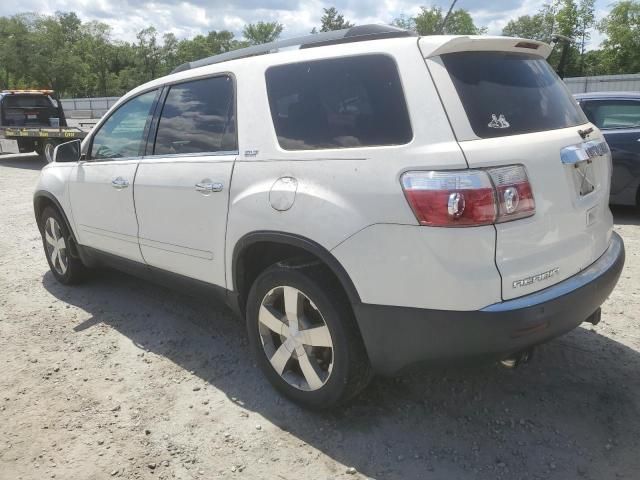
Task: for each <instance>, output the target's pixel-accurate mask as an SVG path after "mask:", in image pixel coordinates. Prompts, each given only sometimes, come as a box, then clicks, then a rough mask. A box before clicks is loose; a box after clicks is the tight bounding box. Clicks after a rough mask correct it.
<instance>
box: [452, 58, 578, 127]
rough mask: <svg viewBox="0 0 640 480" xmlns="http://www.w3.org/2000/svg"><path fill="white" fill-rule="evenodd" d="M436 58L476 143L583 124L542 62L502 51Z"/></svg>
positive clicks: (562, 85) (567, 97) (572, 103)
mask: <svg viewBox="0 0 640 480" xmlns="http://www.w3.org/2000/svg"><path fill="white" fill-rule="evenodd" d="M441 58H442V62H443V63H444V66H445V67H446V69H447V71H448V72H449V75H450V77H451V80H452V81H453V84H454V86H455V88H456V91H457V92H458V96H459V97H460V101H461V102H462V106H463V107H464V109H465V112H466V113H467V117H468V118H469V123H470V124H471V128H472V129H473V131H474V132H475V134H476V135H477V136H478V137H480V138H494V137H505V136H509V135H518V134H523V133H531V132H542V131H546V130H555V129H560V128H567V127H573V126H576V125H581V124H583V123H586V121H587V119H586V118H585V116H584V115H583V113H582V112H581V111H580V108H579V107H578V106H577V105H576V103H575V102H574V100H573V98H571V95H570V93H569V91H568V90H567V88H566V87H565V85H564V84H563V82H562V80H560V77H558V75H556V73H555V72H554V71H553V70H552V68H551V66H550V65H549V63H548V62H547V61H546V60H545V59H543V58H540V57H538V56H535V55H527V54H522V53H507V52H457V53H448V54H445V55H442V57H441Z"/></svg>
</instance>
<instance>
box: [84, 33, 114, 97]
mask: <svg viewBox="0 0 640 480" xmlns="http://www.w3.org/2000/svg"><path fill="white" fill-rule="evenodd" d="M81 30H82V37H81V39H80V40H79V41H78V45H77V48H78V50H79V55H80V57H81V58H82V60H83V63H84V64H86V66H87V67H88V71H89V72H90V73H89V74H88V75H87V76H88V77H89V78H87V79H86V80H85V82H84V83H85V84H86V85H87V87H89V89H90V90H91V91H92V92H93V93H98V94H100V95H104V96H107V95H109V94H110V93H111V91H112V89H113V88H114V86H115V85H114V84H115V79H114V75H113V74H112V67H113V65H112V61H113V44H112V42H111V27H110V26H109V25H107V24H106V23H102V22H88V23H85V24H84V25H82V28H81Z"/></svg>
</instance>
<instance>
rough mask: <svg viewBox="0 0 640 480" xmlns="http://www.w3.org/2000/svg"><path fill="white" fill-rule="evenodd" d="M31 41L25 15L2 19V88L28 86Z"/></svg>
mask: <svg viewBox="0 0 640 480" xmlns="http://www.w3.org/2000/svg"><path fill="white" fill-rule="evenodd" d="M30 50H31V40H30V32H29V23H28V20H27V17H26V16H25V15H15V16H13V17H0V58H1V59H2V61H0V72H1V73H0V87H1V88H16V87H22V86H27V85H26V84H25V82H26V81H27V78H28V70H29V62H28V59H29V55H28V53H29V51H30Z"/></svg>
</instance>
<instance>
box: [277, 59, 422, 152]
mask: <svg viewBox="0 0 640 480" xmlns="http://www.w3.org/2000/svg"><path fill="white" fill-rule="evenodd" d="M266 82H267V93H268V96H269V106H270V108H271V118H272V120H273V125H274V127H275V131H276V135H277V138H278V142H279V144H280V146H281V147H282V148H284V149H285V150H313V149H325V148H349V147H370V146H381V145H402V144H405V143H408V142H410V141H411V139H412V138H413V133H412V131H411V123H410V121H409V113H408V111H407V105H406V102H405V98H404V93H403V91H402V85H401V83H400V76H399V74H398V69H397V66H396V64H395V62H394V60H393V59H392V58H390V57H389V56H386V55H379V54H376V55H363V56H358V57H346V58H332V59H327V60H314V61H309V62H301V63H294V64H289V65H280V66H275V67H271V68H269V69H268V70H267V73H266Z"/></svg>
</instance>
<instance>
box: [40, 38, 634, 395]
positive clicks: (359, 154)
mask: <svg viewBox="0 0 640 480" xmlns="http://www.w3.org/2000/svg"><path fill="white" fill-rule="evenodd" d="M549 53H550V48H549V46H548V45H546V44H543V43H539V42H534V41H529V40H521V39H513V38H505V37H465V36H434V37H416V36H413V35H412V34H410V33H408V32H405V31H402V30H397V29H393V28H390V27H382V26H360V27H353V28H350V29H347V30H343V31H338V32H330V33H326V34H317V35H312V36H310V37H305V38H302V39H297V40H289V41H284V42H277V43H274V44H268V45H264V46H258V47H251V48H249V49H245V50H238V51H233V52H229V53H226V54H223V55H219V56H215V57H211V58H208V59H204V60H200V61H198V62H194V63H192V64H186V65H183V66H181V67H179V68H178V69H177V70H176V71H175V72H174V73H172V74H171V75H168V76H166V77H163V78H160V79H157V80H154V81H152V82H149V83H147V84H145V85H142V86H140V87H138V88H136V89H135V90H133V91H132V92H130V93H128V94H127V95H125V96H124V97H123V98H122V99H120V101H119V102H118V103H117V104H116V105H115V106H114V107H113V108H112V109H111V110H110V111H109V112H108V113H107V114H106V115H105V116H104V118H103V119H102V120H101V121H100V122H99V123H98V124H97V125H96V127H95V128H94V129H93V131H92V132H91V134H90V135H89V136H88V137H87V138H86V139H85V140H84V141H83V142H82V145H80V143H79V142H77V143H76V142H70V143H67V144H64V145H61V146H59V147H58V148H57V150H56V161H55V162H54V163H52V164H50V165H48V166H46V167H45V168H44V169H43V171H42V175H41V177H40V182H39V185H38V187H37V191H36V193H35V200H34V204H35V214H36V218H37V221H38V225H39V227H40V231H41V232H42V237H43V243H44V247H45V249H46V252H47V259H48V261H49V265H50V267H51V271H52V273H53V275H54V276H55V277H56V278H57V279H58V280H59V281H60V282H62V283H64V284H71V283H74V282H76V281H78V280H79V279H81V278H82V277H83V274H84V273H85V271H86V270H87V269H88V268H89V267H92V266H95V265H114V266H117V267H120V268H125V269H127V270H130V271H134V272H137V273H139V274H141V275H147V276H153V277H156V278H158V277H159V276H160V278H162V279H165V278H167V277H171V278H174V279H176V280H180V281H183V282H182V283H184V281H185V280H186V281H187V283H188V284H190V285H191V284H193V285H198V286H204V287H207V291H211V292H214V293H218V294H220V295H221V296H222V298H224V299H225V300H226V301H227V302H228V303H229V304H230V305H232V306H233V308H234V310H235V311H236V312H238V313H239V314H240V315H241V316H243V317H245V318H246V323H247V329H248V335H249V339H250V342H251V345H252V349H253V350H254V353H255V355H256V358H257V361H258V363H259V365H260V366H261V368H262V369H263V370H264V372H265V374H266V376H267V377H268V378H269V380H270V381H271V382H272V383H273V384H274V385H275V386H276V387H277V388H278V389H279V390H280V391H282V392H283V393H284V394H286V395H287V396H288V397H290V398H292V399H293V400H295V401H298V402H300V403H302V404H305V405H307V406H310V407H329V406H332V405H336V404H338V403H340V402H343V401H345V400H348V399H349V398H351V397H352V396H353V395H355V394H356V393H357V392H358V391H360V390H361V389H362V388H363V387H364V386H365V385H366V384H367V382H368V381H369V379H370V378H371V375H372V374H373V373H378V374H385V375H388V374H393V373H396V372H398V371H399V370H400V369H402V368H404V367H407V366H409V365H413V364H415V363H418V362H422V361H428V360H436V359H438V360H442V359H445V360H446V359H452V358H456V357H461V356H468V357H480V356H482V357H489V358H494V359H498V360H505V361H510V362H511V363H513V361H514V360H515V359H517V358H523V357H524V356H525V353H526V352H528V351H529V350H530V349H531V348H532V347H533V346H534V345H536V344H539V343H542V342H544V341H546V340H549V339H551V338H553V337H556V336H558V335H560V334H562V333H564V332H567V331H569V330H571V329H573V328H575V327H576V326H578V325H579V324H580V323H582V322H583V321H590V322H592V323H596V322H597V321H598V320H599V316H600V305H601V304H602V303H603V302H604V300H605V299H606V298H607V296H608V295H609V293H610V292H611V290H612V289H613V288H614V286H615V284H616V282H617V279H618V277H619V275H620V271H621V269H622V266H623V264H624V246H623V243H622V240H621V239H620V237H619V236H618V235H616V234H615V233H613V231H612V216H611V213H610V211H609V208H608V205H607V201H608V198H609V178H610V175H611V158H610V153H609V149H608V147H607V145H606V143H605V141H604V139H603V137H602V135H601V134H600V132H599V131H598V129H597V128H595V127H594V126H593V125H591V124H590V123H589V122H588V121H587V119H586V118H585V117H584V115H583V113H582V112H581V110H580V108H579V107H578V106H577V104H576V103H575V101H574V100H573V98H572V97H571V95H569V93H568V92H567V90H566V88H565V87H564V85H563V83H562V81H561V80H560V79H559V78H558V77H557V76H556V75H555V73H554V72H553V71H552V69H551V68H550V66H549V65H548V63H547V62H546V60H545V58H546V57H547V56H548V54H549ZM523 352H525V353H523Z"/></svg>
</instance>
